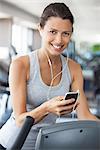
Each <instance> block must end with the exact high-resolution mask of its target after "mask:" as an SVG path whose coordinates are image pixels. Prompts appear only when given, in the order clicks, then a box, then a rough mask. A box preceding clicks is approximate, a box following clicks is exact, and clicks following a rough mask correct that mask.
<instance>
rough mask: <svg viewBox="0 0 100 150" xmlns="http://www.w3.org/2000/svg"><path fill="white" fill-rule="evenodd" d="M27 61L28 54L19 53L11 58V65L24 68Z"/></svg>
mask: <svg viewBox="0 0 100 150" xmlns="http://www.w3.org/2000/svg"><path fill="white" fill-rule="evenodd" d="M28 62H29V56H28V55H21V56H16V57H14V58H13V59H12V62H11V66H15V67H17V66H18V67H19V68H26V66H27V65H28Z"/></svg>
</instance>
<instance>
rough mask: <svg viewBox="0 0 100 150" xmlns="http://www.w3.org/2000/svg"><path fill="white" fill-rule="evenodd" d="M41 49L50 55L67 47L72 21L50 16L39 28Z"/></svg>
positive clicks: (58, 52)
mask: <svg viewBox="0 0 100 150" xmlns="http://www.w3.org/2000/svg"><path fill="white" fill-rule="evenodd" d="M40 34H41V37H42V49H43V50H46V51H47V52H48V53H50V54H52V55H58V54H60V53H62V51H63V50H64V49H65V48H66V47H67V45H68V43H69V41H70V38H71V34H72V23H71V22H70V20H68V19H61V18H60V17H50V18H49V19H48V21H47V22H46V24H45V26H44V28H41V29H40Z"/></svg>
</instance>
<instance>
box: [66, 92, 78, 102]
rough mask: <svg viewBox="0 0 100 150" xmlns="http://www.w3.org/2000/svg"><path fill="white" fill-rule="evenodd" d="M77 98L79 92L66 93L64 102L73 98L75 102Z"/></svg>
mask: <svg viewBox="0 0 100 150" xmlns="http://www.w3.org/2000/svg"><path fill="white" fill-rule="evenodd" d="M78 97H79V90H77V91H76V92H68V93H66V94H65V100H67V99H71V98H74V99H75V102H76V100H77V98H78ZM75 102H74V103H75Z"/></svg>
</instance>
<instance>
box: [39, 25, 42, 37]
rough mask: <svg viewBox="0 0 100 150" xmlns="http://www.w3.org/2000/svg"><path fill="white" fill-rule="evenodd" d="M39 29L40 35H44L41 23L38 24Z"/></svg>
mask: <svg viewBox="0 0 100 150" xmlns="http://www.w3.org/2000/svg"><path fill="white" fill-rule="evenodd" d="M38 31H39V33H40V36H42V28H41V26H40V24H38Z"/></svg>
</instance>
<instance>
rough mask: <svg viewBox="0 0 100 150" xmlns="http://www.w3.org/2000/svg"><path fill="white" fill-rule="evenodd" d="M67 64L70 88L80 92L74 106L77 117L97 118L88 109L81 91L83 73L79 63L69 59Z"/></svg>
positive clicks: (82, 118) (83, 118)
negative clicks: (69, 74) (69, 71)
mask: <svg viewBox="0 0 100 150" xmlns="http://www.w3.org/2000/svg"><path fill="white" fill-rule="evenodd" d="M69 65H70V70H72V71H71V73H72V76H73V81H72V85H71V88H72V90H73V91H77V90H78V89H79V92H80V96H79V99H78V101H79V104H78V106H77V108H76V111H77V116H78V119H81V120H86V119H88V120H97V118H96V116H94V115H93V114H92V113H91V112H90V110H89V106H88V102H87V99H86V96H85V93H84V91H83V75H82V70H81V67H80V65H79V64H77V63H76V62H74V61H70V63H69Z"/></svg>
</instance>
